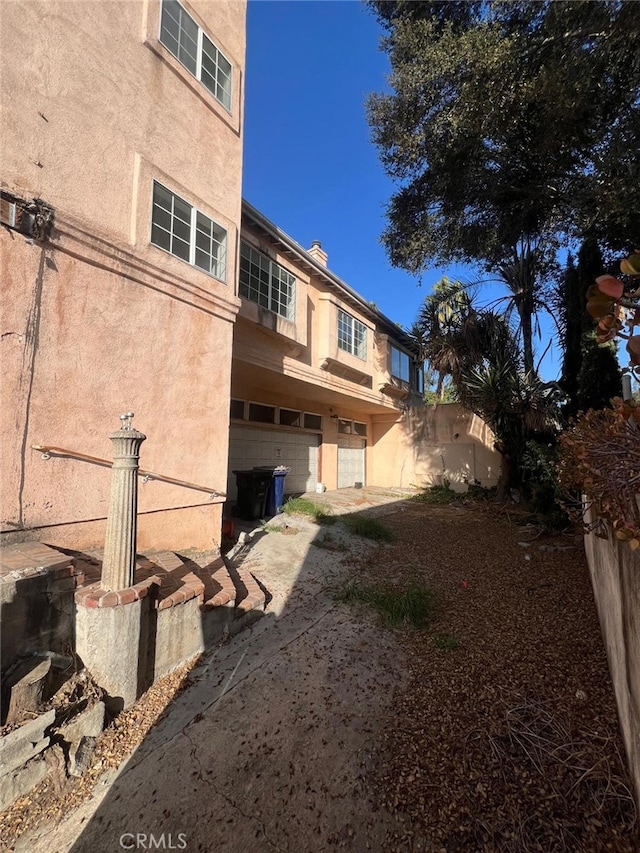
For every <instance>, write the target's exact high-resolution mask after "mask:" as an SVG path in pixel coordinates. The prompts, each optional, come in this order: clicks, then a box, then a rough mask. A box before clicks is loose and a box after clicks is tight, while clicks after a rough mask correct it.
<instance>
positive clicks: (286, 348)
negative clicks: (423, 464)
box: [227, 202, 423, 496]
mask: <svg viewBox="0 0 640 853" xmlns="http://www.w3.org/2000/svg"><path fill="white" fill-rule="evenodd" d="M238 293H239V296H240V298H241V300H242V304H241V307H240V312H239V315H238V319H237V322H236V327H235V333H234V346H233V367H232V374H231V410H230V414H231V428H230V450H229V481H228V487H227V488H228V493H229V494H230V495H231V496H233V495H234V494H235V477H234V475H233V471H234V470H237V469H246V468H251V467H253V466H258V465H268V464H273V465H278V464H282V465H286V466H287V467H289V468H290V469H291V470H290V472H289V474H288V476H287V481H286V491H287V492H288V493H295V492H305V491H313V490H315V489H316V485H317V484H318V483H322V484H323V485H324V486H325V487H326V488H328V489H335V488H342V487H345V486H354V485H356V484H358V483H360V484H362V485H365V484H369V485H373V484H383V483H384V482H386V483H387V484H389V483H390V482H391V481H390V480H389V479H387V477H388V476H390V477H391V480H393V477H394V476H395V475H394V474H393V472H387V471H386V470H385V466H384V465H381V463H380V461H379V460H377V459H376V457H375V440H376V433H377V432H378V431H379V425H380V424H387V425H389V424H395V423H397V422H398V421H399V419H400V417H401V415H402V413H403V411H405V410H406V409H407V408H408V407H409V406H410V405H416V404H420V403H421V399H422V392H423V387H422V378H423V372H422V366H421V365H420V364H419V363H418V361H417V350H416V346H415V342H414V341H413V339H412V338H411V337H410V336H409V335H408V334H406V333H405V332H403V331H402V329H400V327H399V326H397V325H396V324H395V323H393V322H392V321H391V320H389V319H388V318H387V317H385V316H384V315H383V314H382V313H381V312H380V311H379V310H378V309H377V308H376V307H375V306H374V305H372V304H371V303H369V302H367V301H366V300H365V299H364V298H363V297H362V296H360V295H359V294H358V293H356V292H355V291H354V290H353V289H352V288H351V287H349V285H347V284H346V283H345V282H344V281H341V280H340V279H339V278H338V277H337V276H336V275H335V274H334V273H332V272H331V271H330V270H329V269H328V267H327V255H326V253H325V252H324V251H323V249H322V247H321V245H320V243H319V242H316V243H314V244H313V245H312V246H311V248H310V249H309V250H305V249H303V248H302V247H301V246H300V245H299V244H298V243H296V242H295V240H293V239H292V238H291V237H289V236H288V235H287V234H285V233H284V232H283V231H282V230H281V229H279V228H278V227H277V226H276V225H275V224H274V223H272V222H270V221H269V220H268V219H266V218H265V217H264V216H263V215H262V214H261V213H259V212H258V211H257V210H256V209H255V208H253V207H252V206H251V205H250V204H248V203H247V202H244V203H243V217H242V233H241V243H240V266H239V285H238ZM396 479H397V477H396ZM398 482H399V481H398ZM396 484H397V483H396Z"/></svg>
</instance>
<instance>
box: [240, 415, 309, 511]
mask: <svg viewBox="0 0 640 853" xmlns="http://www.w3.org/2000/svg"><path fill="white" fill-rule="evenodd" d="M319 443H320V436H319V435H318V434H317V433H308V432H299V431H297V432H288V431H286V430H274V429H260V428H259V427H251V426H240V425H237V424H232V425H231V429H230V432H229V476H228V482H227V495H228V497H229V498H231V499H233V498H235V497H237V487H236V478H235V476H234V474H233V471H234V470H238V471H239V470H242V471H246V470H249V469H251V468H254V467H255V466H258V465H286V466H287V467H288V468H290V469H291V470H290V471H289V473H288V474H287V479H286V480H285V492H286V493H287V494H292V493H302V492H313V491H315V488H316V483H317V482H318V445H319Z"/></svg>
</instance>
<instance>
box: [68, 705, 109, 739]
mask: <svg viewBox="0 0 640 853" xmlns="http://www.w3.org/2000/svg"><path fill="white" fill-rule="evenodd" d="M103 726H104V702H96V703H95V704H93V705H90V706H89V707H88V708H85V709H84V711H81V712H80V713H79V714H77V715H76V716H75V717H73V718H72V719H71V720H70V721H69V722H68V723H64V725H62V726H60V728H58V729H57V733H58V734H59V735H60V736H61V737H62V739H63V740H64V741H66V742H67V743H70V744H76V743H79V742H80V741H81V740H82V738H84V737H92V738H97V737H99V736H100V733H101V732H102V728H103Z"/></svg>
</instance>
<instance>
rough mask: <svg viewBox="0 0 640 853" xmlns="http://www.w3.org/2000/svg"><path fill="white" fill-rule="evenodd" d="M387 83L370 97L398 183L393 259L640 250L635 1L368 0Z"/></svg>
mask: <svg viewBox="0 0 640 853" xmlns="http://www.w3.org/2000/svg"><path fill="white" fill-rule="evenodd" d="M369 5H370V6H371V7H372V9H373V11H374V12H375V13H376V14H377V16H378V19H379V20H380V22H381V23H382V24H383V26H384V27H385V29H386V31H387V36H386V37H385V39H384V41H383V47H384V49H385V50H386V51H387V52H388V54H389V59H390V63H391V76H390V80H389V83H390V87H391V90H392V91H391V92H389V93H380V94H375V95H372V96H371V97H370V99H369V103H368V116H369V123H370V126H371V129H372V135H373V140H374V142H375V143H376V145H377V146H378V148H379V151H380V156H381V160H382V163H383V165H384V167H385V168H386V170H387V172H388V174H389V175H390V176H391V177H392V178H394V179H396V180H397V181H398V183H399V189H398V190H397V192H395V194H394V195H393V196H392V198H391V201H390V204H389V207H388V226H387V228H386V231H385V232H384V234H383V242H384V243H385V245H386V247H387V250H388V253H389V256H390V259H391V261H392V263H393V264H394V265H396V266H400V267H403V268H406V269H408V270H410V271H411V272H415V273H418V272H420V271H422V270H424V269H425V268H426V267H427V265H428V264H430V263H434V262H435V263H440V264H442V263H448V262H450V261H454V260H461V261H474V260H475V261H478V262H480V263H481V264H483V265H485V266H486V267H488V268H490V267H495V266H497V265H499V264H503V263H504V262H505V261H508V260H509V259H510V258H512V257H513V252H514V249H515V250H516V252H517V253H518V256H519V257H524V256H526V255H527V254H531V253H535V258H536V263H537V266H538V270H539V272H541V273H543V271H544V270H543V267H544V261H545V260H546V259H549V258H552V257H553V256H554V254H555V249H556V248H557V246H558V244H559V243H562V242H567V241H569V240H572V239H577V238H580V239H582V238H583V237H585V236H589V237H592V238H594V239H596V240H597V241H598V242H599V243H600V245H602V246H603V247H604V248H609V249H611V250H614V251H618V250H622V249H625V250H628V249H631V248H633V244H636V245H640V218H639V217H638V216H637V210H636V199H635V191H636V188H637V187H638V185H640V156H638V155H639V151H638V141H637V140H638V139H639V138H640V56H639V54H640V52H639V51H638V50H637V45H638V43H640V4H639V3H634V2H609V0H601V1H600V2H584V0H572V2H565V1H564V0H541V2H535V3H533V2H519V0H513V2H423V0H418V1H417V2H413V0H412V2H408V0H398V2H393V0H370V2H369Z"/></svg>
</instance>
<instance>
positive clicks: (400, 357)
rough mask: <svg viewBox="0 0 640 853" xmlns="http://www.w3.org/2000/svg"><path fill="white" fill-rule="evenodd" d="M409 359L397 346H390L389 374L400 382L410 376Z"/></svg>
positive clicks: (405, 380) (407, 379)
mask: <svg viewBox="0 0 640 853" xmlns="http://www.w3.org/2000/svg"><path fill="white" fill-rule="evenodd" d="M410 365H411V360H410V358H409V356H408V354H407V353H406V352H404V351H403V350H401V349H398V348H397V347H394V346H392V347H391V375H392V376H393V377H395V378H396V379H400V381H401V382H408V381H409V378H410Z"/></svg>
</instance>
